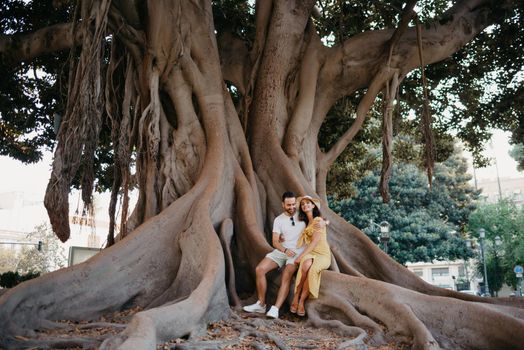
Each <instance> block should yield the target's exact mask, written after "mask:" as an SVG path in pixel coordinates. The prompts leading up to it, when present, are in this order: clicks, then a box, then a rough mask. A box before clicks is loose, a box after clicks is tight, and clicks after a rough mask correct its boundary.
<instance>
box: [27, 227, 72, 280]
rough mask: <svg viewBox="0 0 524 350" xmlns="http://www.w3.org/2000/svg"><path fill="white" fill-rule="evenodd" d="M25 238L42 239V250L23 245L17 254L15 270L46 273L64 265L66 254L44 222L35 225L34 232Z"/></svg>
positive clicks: (31, 239)
mask: <svg viewBox="0 0 524 350" xmlns="http://www.w3.org/2000/svg"><path fill="white" fill-rule="evenodd" d="M27 240H29V241H32V242H35V241H42V250H41V251H39V250H37V249H36V248H35V247H32V246H31V247H28V246H24V247H23V248H22V249H21V251H20V253H19V254H18V257H17V258H18V268H17V272H20V273H29V272H31V271H37V272H39V273H47V272H51V271H54V270H57V269H59V268H62V267H64V266H65V265H66V261H67V258H66V255H65V251H64V248H63V247H62V245H61V243H60V241H59V240H58V238H56V236H55V235H54V233H53V231H52V230H51V229H50V228H49V227H48V226H47V225H45V224H43V225H40V226H37V227H36V228H35V231H34V232H31V233H29V234H28V235H27Z"/></svg>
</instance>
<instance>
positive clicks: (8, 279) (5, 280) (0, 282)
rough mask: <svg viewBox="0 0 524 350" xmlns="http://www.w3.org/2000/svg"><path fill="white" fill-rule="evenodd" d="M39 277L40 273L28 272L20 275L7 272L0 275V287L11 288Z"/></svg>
mask: <svg viewBox="0 0 524 350" xmlns="http://www.w3.org/2000/svg"><path fill="white" fill-rule="evenodd" d="M38 276H40V272H28V273H26V274H22V275H20V274H19V273H18V272H13V271H8V272H4V273H2V274H0V287H1V288H13V287H14V286H16V285H17V284H20V283H22V282H24V281H28V280H30V279H33V278H36V277H38Z"/></svg>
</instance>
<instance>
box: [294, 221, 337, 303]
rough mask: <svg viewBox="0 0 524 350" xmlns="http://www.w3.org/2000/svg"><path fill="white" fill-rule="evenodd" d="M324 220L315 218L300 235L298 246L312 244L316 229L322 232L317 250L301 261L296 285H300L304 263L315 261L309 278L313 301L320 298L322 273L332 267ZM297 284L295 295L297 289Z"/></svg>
mask: <svg viewBox="0 0 524 350" xmlns="http://www.w3.org/2000/svg"><path fill="white" fill-rule="evenodd" d="M322 220H323V219H322V218H321V217H316V218H314V219H313V220H312V221H311V222H310V223H309V225H307V227H306V228H305V229H304V231H302V233H301V234H300V238H299V239H298V244H297V246H299V247H301V246H302V245H304V244H309V243H311V240H312V239H313V232H314V231H315V230H316V229H318V230H320V240H319V241H318V243H317V245H316V246H315V248H313V250H312V251H311V252H310V253H309V254H306V255H304V257H303V258H302V260H301V261H300V267H299V269H298V273H297V278H296V281H297V282H296V284H298V281H300V278H301V275H302V263H303V262H304V261H306V260H307V259H313V263H312V264H311V268H310V269H309V272H308V277H307V279H308V283H309V296H310V297H311V298H313V299H316V298H318V291H319V289H320V273H321V272H322V270H326V269H327V268H329V265H331V250H330V249H329V244H328V242H327V236H326V235H327V230H326V226H325V225H322V224H321V222H322ZM320 225H322V226H320ZM315 226H317V227H315ZM296 284H295V293H296V287H297V286H296Z"/></svg>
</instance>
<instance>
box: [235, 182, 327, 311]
mask: <svg viewBox="0 0 524 350" xmlns="http://www.w3.org/2000/svg"><path fill="white" fill-rule="evenodd" d="M297 203H298V212H297ZM282 208H283V209H284V212H283V213H282V214H280V215H279V216H277V217H276V218H275V221H274V223H273V247H274V248H275V249H274V250H273V251H272V252H270V253H268V254H267V255H266V256H265V257H264V259H262V261H261V262H260V263H259V264H258V265H257V267H256V285H257V293H258V300H257V302H256V303H254V304H252V305H248V306H244V308H243V309H244V311H247V312H256V313H265V314H266V315H267V316H269V317H272V318H278V311H279V309H280V307H281V306H282V304H283V303H284V301H285V299H286V297H287V295H288V293H289V286H290V284H291V280H292V278H293V275H294V273H295V271H297V268H298V274H297V278H296V281H295V291H294V296H293V302H292V303H291V307H290V311H291V312H292V313H296V314H298V315H299V316H305V315H306V310H305V308H304V302H305V301H306V299H307V298H308V297H311V298H318V291H319V289H320V273H321V272H322V270H326V269H327V268H328V267H329V265H330V264H331V251H330V249H329V245H328V242H327V239H326V221H325V220H324V219H323V218H322V216H321V215H320V200H318V199H315V198H311V197H310V196H303V197H298V199H297V198H295V194H294V193H293V192H285V193H284V194H283V195H282ZM283 265H284V269H283V271H282V281H281V284H280V288H279V290H278V294H277V300H276V302H275V305H273V306H271V308H270V309H269V311H267V313H266V285H267V282H266V274H267V273H268V272H269V271H271V270H274V269H276V268H280V267H282V266H283Z"/></svg>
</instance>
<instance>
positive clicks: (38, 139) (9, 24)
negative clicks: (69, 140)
mask: <svg viewBox="0 0 524 350" xmlns="http://www.w3.org/2000/svg"><path fill="white" fill-rule="evenodd" d="M52 3H53V1H51V0H46V1H20V0H18V1H2V2H1V3H0V13H2V17H1V18H0V28H2V33H1V34H12V33H24V32H30V31H34V30H36V29H40V28H42V27H46V26H48V25H51V24H55V23H60V22H67V21H68V16H69V14H68V10H69V9H68V8H59V9H54V8H53V5H52ZM15 40H16V39H15ZM66 58H67V52H63V53H55V54H53V55H45V56H42V57H38V58H35V59H34V60H32V61H30V62H17V61H16V62H13V61H12V60H11V58H10V57H7V56H0V71H1V72H2V74H0V155H6V156H10V157H12V158H15V159H18V160H21V161H23V162H26V163H31V162H36V161H39V160H40V159H41V157H42V150H44V149H47V150H51V149H52V147H53V144H54V139H55V133H54V130H53V122H54V118H55V117H54V114H55V113H60V110H62V109H63V103H64V102H63V96H62V92H61V91H66V90H65V89H64V87H65V84H64V80H66V79H67V65H66ZM61 87H62V88H63V89H64V90H61Z"/></svg>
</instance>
